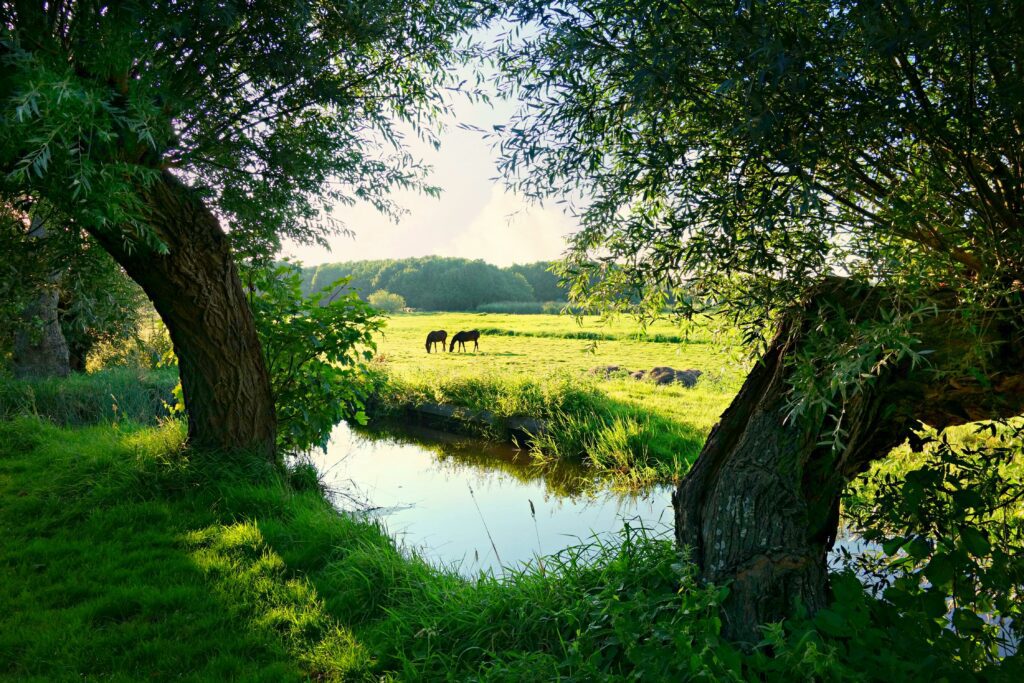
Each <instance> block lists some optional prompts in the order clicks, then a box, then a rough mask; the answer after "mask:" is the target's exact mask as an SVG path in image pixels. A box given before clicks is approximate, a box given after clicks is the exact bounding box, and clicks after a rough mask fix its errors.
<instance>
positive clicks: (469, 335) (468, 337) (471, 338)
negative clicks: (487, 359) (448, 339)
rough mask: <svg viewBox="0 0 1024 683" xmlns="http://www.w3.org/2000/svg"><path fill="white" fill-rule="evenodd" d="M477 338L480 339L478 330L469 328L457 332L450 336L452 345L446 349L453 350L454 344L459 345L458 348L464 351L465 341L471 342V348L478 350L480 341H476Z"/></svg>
mask: <svg viewBox="0 0 1024 683" xmlns="http://www.w3.org/2000/svg"><path fill="white" fill-rule="evenodd" d="M478 339H480V330H470V331H469V332H457V333H456V334H455V336H454V337H452V345H451V346H449V347H448V351H449V352H451V351H454V350H455V344H458V345H459V350H461V351H465V350H466V342H473V350H474V351H479V350H480V342H478V341H477V340H478Z"/></svg>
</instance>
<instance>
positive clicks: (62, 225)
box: [0, 204, 145, 371]
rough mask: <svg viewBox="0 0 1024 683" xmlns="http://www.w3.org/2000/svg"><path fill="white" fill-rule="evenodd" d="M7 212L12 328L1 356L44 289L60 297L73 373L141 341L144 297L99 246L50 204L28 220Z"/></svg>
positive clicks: (2, 307)
mask: <svg viewBox="0 0 1024 683" xmlns="http://www.w3.org/2000/svg"><path fill="white" fill-rule="evenodd" d="M3 212H4V213H3V215H2V216H0V250H2V252H3V253H4V254H6V255H8V258H7V259H6V260H5V263H4V265H3V266H2V268H0V313H2V314H3V317H4V319H5V320H6V321H9V322H10V324H9V325H5V326H4V328H3V329H0V348H3V346H4V345H5V339H4V337H8V336H9V335H10V334H12V333H13V331H14V329H15V327H16V326H21V327H22V328H24V327H26V326H27V327H31V326H32V325H33V324H34V321H32V320H27V319H25V317H24V311H25V307H26V305H27V304H28V302H29V301H30V300H31V299H32V298H33V297H35V296H37V293H38V292H39V291H40V289H43V288H52V289H55V290H56V291H57V293H58V295H59V301H60V308H59V311H58V317H59V320H60V324H61V331H62V332H63V334H64V337H65V339H66V340H67V343H68V348H69V350H70V352H71V369H72V370H78V371H82V370H85V362H86V358H87V357H88V355H89V353H90V351H91V350H92V349H93V348H94V347H95V346H97V345H99V344H106V345H113V346H118V345H122V344H128V343H132V342H133V341H134V340H136V339H137V337H138V333H139V325H140V310H141V309H142V306H143V302H144V300H145V298H144V296H143V293H142V291H141V289H139V287H138V286H136V285H135V284H134V283H133V282H132V281H131V280H130V279H129V278H128V277H127V276H126V275H125V273H124V271H123V270H122V269H121V267H120V266H118V265H117V263H116V262H115V261H114V260H113V259H112V258H111V257H110V256H109V255H108V254H107V253H106V252H105V251H103V249H102V248H101V247H100V246H99V245H98V244H97V243H96V242H95V240H93V239H92V238H91V237H89V235H88V234H86V233H85V232H84V231H83V230H82V229H81V228H80V227H78V226H77V225H76V224H75V223H74V222H73V221H71V220H70V219H69V218H68V217H67V216H66V215H65V214H62V213H61V212H59V211H56V210H55V209H54V208H53V207H52V206H49V205H47V204H37V205H35V206H34V207H32V211H31V218H30V217H29V214H28V213H27V212H25V211H20V210H17V209H15V208H14V207H13V206H10V205H8V206H6V208H5V209H3ZM32 221H36V224H35V225H36V228H37V229H35V230H31V229H30V227H31V226H32V225H33V223H32ZM40 228H41V229H40Z"/></svg>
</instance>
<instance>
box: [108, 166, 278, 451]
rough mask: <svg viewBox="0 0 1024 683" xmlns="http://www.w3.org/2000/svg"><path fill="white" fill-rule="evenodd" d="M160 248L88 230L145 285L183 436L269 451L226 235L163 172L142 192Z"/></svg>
mask: <svg viewBox="0 0 1024 683" xmlns="http://www.w3.org/2000/svg"><path fill="white" fill-rule="evenodd" d="M145 199H146V202H147V209H148V212H149V216H148V218H149V221H150V224H151V226H152V227H153V229H154V230H155V231H156V233H157V235H159V237H160V238H161V239H162V240H163V241H164V243H165V244H166V245H167V250H168V253H167V254H157V253H154V252H152V251H150V250H148V249H146V248H145V247H143V246H141V245H135V246H134V247H133V248H131V249H128V248H126V247H125V245H124V244H123V243H122V242H121V240H120V239H119V238H117V237H111V236H110V235H108V234H104V233H102V232H94V236H95V237H96V239H97V240H98V241H99V242H100V243H101V244H102V245H103V246H104V248H105V249H107V251H108V252H110V254H111V255H112V256H113V257H114V258H115V259H116V260H117V262H118V263H120V264H121V266H123V267H124V269H125V270H126V271H127V273H128V275H129V276H131V278H132V279H133V280H135V281H136V282H137V283H139V285H141V286H142V289H143V290H144V291H145V292H146V294H147V295H148V296H149V298H150V299H151V300H152V302H153V305H154V306H155V307H156V310H157V312H158V313H159V314H160V317H161V318H162V319H163V321H164V324H165V325H166V326H167V330H168V332H169V333H170V336H171V341H172V342H173V344H174V352H175V354H177V356H178V369H179V372H180V374H181V388H182V391H183V394H184V398H185V407H186V408H187V410H188V422H189V440H190V442H191V443H192V444H193V445H194V446H197V447H200V448H209V449H218V450H237V449H251V450H254V451H255V452H257V453H259V454H261V455H263V456H265V457H267V458H270V459H273V458H274V457H275V441H276V434H277V420H276V417H275V413H274V400H273V395H272V393H271V387H270V376H269V374H268V372H267V368H266V364H265V363H264V360H263V355H262V352H261V350H260V343H259V338H258V337H257V334H256V327H255V324H254V322H253V318H252V312H251V310H250V309H249V304H248V302H247V301H246V298H245V293H244V291H243V289H242V283H241V281H240V280H239V277H238V271H237V269H236V267H235V263H234V260H233V258H232V255H231V250H230V247H229V245H228V239H227V236H226V235H225V234H224V232H223V231H222V230H221V228H220V225H219V224H218V222H217V219H216V217H215V216H214V215H213V213H212V212H211V211H210V210H209V209H208V208H207V207H206V206H205V205H204V204H203V202H202V201H201V200H200V199H199V198H198V197H196V196H194V194H193V192H192V191H191V190H190V189H189V188H188V187H186V186H185V185H184V184H183V183H181V182H180V181H179V180H178V179H176V178H175V177H174V176H172V175H171V174H170V173H168V172H164V173H163V175H162V176H161V178H160V179H159V180H158V181H157V182H156V183H155V184H154V185H153V187H151V188H150V189H149V190H148V192H147V195H146V197H145Z"/></svg>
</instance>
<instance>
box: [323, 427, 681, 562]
mask: <svg viewBox="0 0 1024 683" xmlns="http://www.w3.org/2000/svg"><path fill="white" fill-rule="evenodd" d="M314 464H315V465H316V466H317V467H318V469H319V470H320V471H321V473H323V478H324V481H325V483H326V484H327V485H328V488H329V489H331V490H333V491H334V492H335V496H334V497H335V504H336V505H338V506H339V507H349V508H350V507H351V501H352V500H353V499H356V500H360V501H362V502H363V504H364V505H365V506H366V507H368V508H370V509H371V510H372V512H371V514H373V515H374V516H376V517H377V518H378V519H380V520H381V521H382V522H383V523H384V524H385V526H386V527H387V529H388V530H389V532H390V533H392V534H393V535H394V536H395V537H396V538H397V539H398V540H399V541H400V542H401V543H402V544H404V545H405V546H406V547H407V548H410V549H412V550H415V551H416V552H418V553H420V554H421V555H422V556H423V557H425V558H427V559H428V560H431V561H433V562H434V563H436V564H440V565H446V566H454V567H456V568H457V569H458V570H459V571H460V572H461V573H463V574H464V575H467V576H473V575H476V574H477V573H478V572H480V571H491V572H494V573H495V574H500V573H501V572H502V567H504V566H521V565H522V564H524V563H527V562H530V561H532V560H533V559H534V558H535V557H537V556H538V555H546V554H550V553H554V552H556V551H558V550H560V549H562V548H564V547H566V546H568V545H571V544H573V543H577V542H580V541H587V540H589V539H591V537H592V536H594V535H597V536H598V537H605V538H612V537H613V536H615V535H616V534H617V533H618V532H619V531H620V530H621V529H622V527H623V525H624V524H625V523H627V522H629V523H631V524H633V525H639V524H642V525H644V526H645V527H647V528H649V529H652V530H653V531H654V533H665V534H669V533H671V522H672V514H671V507H670V506H671V496H670V490H669V488H668V487H658V488H655V489H653V490H651V491H650V492H646V493H642V494H628V493H622V492H616V491H611V490H609V489H608V488H606V487H603V486H602V485H601V484H600V482H599V481H598V480H596V479H595V478H594V477H593V476H591V475H589V474H588V472H587V470H586V469H585V468H583V467H581V466H579V465H572V464H557V465H553V464H548V465H545V466H544V467H543V468H541V467H538V466H537V465H536V464H535V463H534V462H533V461H532V460H531V459H530V458H529V457H528V456H527V455H526V454H524V453H522V452H519V451H516V450H515V449H513V448H511V447H507V446H504V445H496V444H488V443H482V442H479V441H474V440H469V439H465V438H462V437H458V436H454V435H451V434H447V433H444V432H438V431H434V430H429V429H423V428H403V430H402V432H401V433H396V432H387V433H383V432H372V431H367V430H359V431H358V432H357V431H354V430H353V429H351V428H350V427H348V426H347V425H345V424H344V423H342V424H341V425H339V426H338V427H337V428H336V429H335V432H334V434H333V435H332V437H331V441H330V444H329V446H328V448H327V451H326V453H323V454H319V455H317V456H315V457H314Z"/></svg>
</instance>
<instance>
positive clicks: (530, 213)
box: [435, 185, 576, 266]
mask: <svg viewBox="0 0 1024 683" xmlns="http://www.w3.org/2000/svg"><path fill="white" fill-rule="evenodd" d="M575 229H576V224H575V222H574V221H573V220H572V219H571V218H570V217H569V216H567V215H565V213H563V212H562V211H561V210H560V209H558V208H556V207H554V206H550V205H545V206H538V205H536V204H531V203H529V202H527V201H526V200H525V199H524V198H523V197H520V196H519V195H516V194H514V193H512V192H508V191H506V190H505V189H504V188H502V187H500V186H497V185H496V186H494V187H492V188H491V195H490V199H489V201H488V202H487V204H485V205H484V207H483V208H482V209H481V210H480V211H479V212H478V213H477V214H476V216H474V217H473V219H472V220H471V221H470V222H469V224H468V225H466V227H465V228H463V229H462V230H460V231H459V232H458V233H457V234H455V235H454V236H453V237H452V238H451V239H450V240H449V241H448V243H447V244H445V245H443V246H441V247H440V248H438V250H437V251H436V252H435V253H437V254H438V255H442V256H461V257H463V258H473V259H477V258H479V259H483V260H485V261H488V262H489V263H493V264H495V265H498V266H508V265H511V264H513V263H530V262H533V261H549V260H553V259H556V258H558V257H559V256H561V255H562V252H563V251H565V246H566V236H568V235H569V234H570V233H572V232H573V231H574V230H575Z"/></svg>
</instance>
